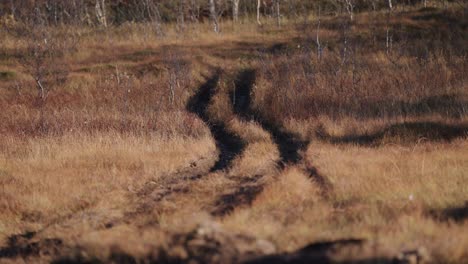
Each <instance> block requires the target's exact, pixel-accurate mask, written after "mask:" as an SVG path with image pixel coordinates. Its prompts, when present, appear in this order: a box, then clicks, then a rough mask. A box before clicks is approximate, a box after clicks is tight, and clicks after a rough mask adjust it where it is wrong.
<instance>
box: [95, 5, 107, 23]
mask: <svg viewBox="0 0 468 264" xmlns="http://www.w3.org/2000/svg"><path fill="white" fill-rule="evenodd" d="M95 9H96V17H97V20H98V22H99V24H100V25H101V26H104V27H105V28H107V16H106V0H96V6H95Z"/></svg>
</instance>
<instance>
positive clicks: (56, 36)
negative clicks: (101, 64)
mask: <svg viewBox="0 0 468 264" xmlns="http://www.w3.org/2000/svg"><path fill="white" fill-rule="evenodd" d="M8 31H9V32H10V33H11V34H14V35H16V36H18V37H21V38H22V39H24V40H25V42H26V50H23V49H21V54H22V56H21V57H20V58H19V60H18V62H19V63H20V64H21V65H22V66H23V68H24V69H25V71H26V72H27V73H28V74H29V75H30V76H31V77H32V78H33V80H34V82H35V85H36V88H37V90H38V98H39V99H40V101H41V102H45V101H46V98H47V95H48V94H49V92H50V91H51V89H53V88H55V87H58V86H60V85H61V84H63V83H64V82H65V81H66V80H67V77H68V72H69V71H68V66H67V64H65V63H64V60H63V57H64V55H65V54H66V53H68V51H71V50H72V49H73V47H74V46H75V45H76V44H77V38H76V36H74V35H67V36H64V35H63V33H61V32H60V31H58V30H55V29H53V28H51V27H50V25H48V22H47V19H46V17H45V15H44V12H43V10H41V9H40V7H39V6H36V7H35V8H34V13H33V14H32V15H31V17H30V18H29V19H28V20H27V21H26V22H22V23H15V24H13V25H12V26H11V27H10V28H8Z"/></svg>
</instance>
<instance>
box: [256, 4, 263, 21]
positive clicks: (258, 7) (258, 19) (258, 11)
mask: <svg viewBox="0 0 468 264" xmlns="http://www.w3.org/2000/svg"><path fill="white" fill-rule="evenodd" d="M261 7H262V0H257V24H258V25H262V22H261V21H260V8H261Z"/></svg>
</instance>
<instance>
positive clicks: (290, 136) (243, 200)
mask: <svg viewBox="0 0 468 264" xmlns="http://www.w3.org/2000/svg"><path fill="white" fill-rule="evenodd" d="M255 81H256V71H255V70H254V69H245V70H242V71H240V72H239V74H238V75H237V76H236V78H235V87H234V90H233V91H232V93H231V94H230V96H229V97H230V99H231V104H232V106H233V110H234V113H235V114H236V115H237V116H239V117H240V118H241V119H243V120H246V121H255V122H257V123H258V124H259V125H260V126H261V127H262V128H263V129H264V130H265V131H267V132H269V133H270V135H271V136H272V138H273V141H274V143H275V144H276V146H277V147H278V150H279V152H280V160H279V161H278V163H277V166H278V167H279V168H280V169H281V170H284V169H285V168H286V166H292V165H297V166H301V167H303V168H302V169H303V170H304V171H305V172H307V174H308V175H309V177H310V178H311V179H312V180H313V181H314V182H315V183H316V184H317V185H318V186H319V187H320V194H321V196H322V197H327V196H328V195H329V193H330V191H331V190H332V185H331V183H330V182H329V180H328V179H327V178H326V177H324V176H323V175H321V174H320V173H319V172H318V170H317V168H315V167H313V166H306V165H303V164H301V163H302V156H301V152H303V151H305V150H306V148H307V146H308V145H309V143H310V142H308V141H304V140H301V139H300V138H299V137H298V136H297V135H295V134H294V133H291V132H287V131H284V129H283V128H282V127H280V126H278V125H276V124H274V123H273V122H271V121H269V120H268V119H267V118H265V117H264V116H263V115H262V114H261V113H259V112H258V111H255V110H254V109H253V108H252V97H251V94H252V89H253V86H254V84H255ZM263 188H264V185H263V183H260V182H259V181H258V180H256V181H253V182H246V183H245V182H239V183H238V187H237V189H236V190H234V191H233V192H230V193H227V194H223V195H221V196H220V197H219V198H218V200H217V201H216V202H215V204H216V208H217V209H216V210H215V211H213V212H212V214H213V215H214V216H225V215H227V214H228V213H230V212H232V211H234V209H235V208H236V207H239V206H241V205H246V204H249V205H250V204H251V203H252V202H253V200H254V199H255V197H256V196H257V195H258V194H260V193H261V192H262V191H263Z"/></svg>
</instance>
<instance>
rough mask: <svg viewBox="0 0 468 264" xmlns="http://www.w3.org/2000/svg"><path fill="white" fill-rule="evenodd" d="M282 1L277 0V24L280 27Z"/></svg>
mask: <svg viewBox="0 0 468 264" xmlns="http://www.w3.org/2000/svg"><path fill="white" fill-rule="evenodd" d="M280 1H281V0H275V6H276V24H277V26H278V27H280V26H281V9H280Z"/></svg>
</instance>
